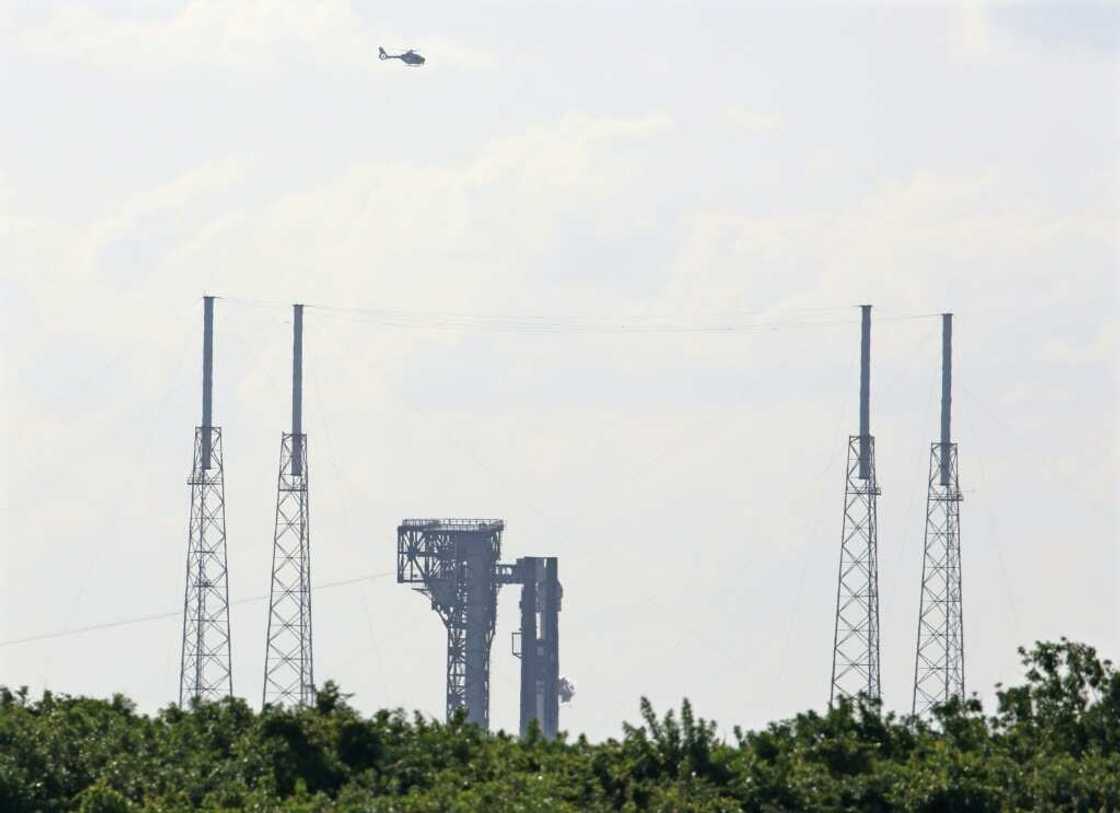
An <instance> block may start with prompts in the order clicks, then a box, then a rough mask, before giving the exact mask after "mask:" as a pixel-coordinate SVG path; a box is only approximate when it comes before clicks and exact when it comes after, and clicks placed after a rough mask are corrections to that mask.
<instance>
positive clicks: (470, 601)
mask: <svg viewBox="0 0 1120 813" xmlns="http://www.w3.org/2000/svg"><path fill="white" fill-rule="evenodd" d="M463 543H465V546H466V550H465V551H464V553H465V556H464V565H465V569H466V582H467V583H466V605H467V606H466V626H467V629H466V635H465V639H466V640H465V642H464V643H465V648H466V659H465V660H466V662H465V664H464V666H465V675H464V678H465V681H464V682H465V684H466V687H465V688H466V701H467V720H468V721H469V722H471V723H474V724H475V725H477V726H479V727H481V728H487V727H489V723H490V643H491V641H492V640H493V635H494V624H495V621H496V617H495V616H496V613H497V606H496V604H497V601H496V600H497V590H496V586H495V580H494V566H495V564H496V562H495V559H494V557H493V555H492V554H491V550H492V548H491V546H490V541H489V538H488V537H486V536H482V535H481V534H480V535H471V536H469V537H466V538H464V539H463V540H461V542H460V544H463Z"/></svg>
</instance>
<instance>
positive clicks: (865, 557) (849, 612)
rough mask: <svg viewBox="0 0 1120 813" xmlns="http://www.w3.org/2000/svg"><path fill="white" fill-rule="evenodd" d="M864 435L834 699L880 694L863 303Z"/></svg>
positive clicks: (856, 457)
mask: <svg viewBox="0 0 1120 813" xmlns="http://www.w3.org/2000/svg"><path fill="white" fill-rule="evenodd" d="M860 312H861V313H860V316H861V318H860V323H861V324H860V387H859V434H858V435H850V436H849V437H848V464H847V468H846V469H845V472H846V473H845V481H844V482H845V486H844V520H843V528H842V531H841V537H840V571H839V576H838V579H837V585H836V627H835V632H834V636H833V647H832V682H831V685H830V686H829V703H830V704H831V703H833V702H834V701H835V700H836V699H837V697H838V696H847V697H851V696H854V695H856V694H859V693H860V692H862V693H864V694H866V695H867V696H868V697H872V698H876V699H877V698H878V697H879V693H880V690H879V537H878V531H879V528H878V498H879V493H880V492H879V484H878V481H877V480H876V479H875V438H874V437H873V436H872V435H871V306H870V305H861V306H860Z"/></svg>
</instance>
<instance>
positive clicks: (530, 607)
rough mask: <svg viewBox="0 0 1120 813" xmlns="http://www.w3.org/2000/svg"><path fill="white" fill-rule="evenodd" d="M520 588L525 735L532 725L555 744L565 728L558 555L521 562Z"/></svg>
mask: <svg viewBox="0 0 1120 813" xmlns="http://www.w3.org/2000/svg"><path fill="white" fill-rule="evenodd" d="M515 574H516V579H517V580H518V581H519V583H520V584H521V629H520V630H518V631H516V632H514V633H513V654H514V656H515V657H517V658H520V659H521V736H522V737H523V738H524V737H526V736H528V734H529V728H530V726H531V725H532V722H533V720H536V721H537V725H538V726H539V727H540V732H541V734H542V735H543V736H544V737H546V738H547V739H550V740H551V739H555V738H556V734H557V731H558V730H559V727H560V603H561V598H562V596H563V588H561V586H560V580H559V578H558V567H557V560H556V557H554V556H549V557H540V556H526V557H523V558H521V559H518V560H517V565H516V566H515Z"/></svg>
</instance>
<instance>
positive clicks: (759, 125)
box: [724, 105, 783, 133]
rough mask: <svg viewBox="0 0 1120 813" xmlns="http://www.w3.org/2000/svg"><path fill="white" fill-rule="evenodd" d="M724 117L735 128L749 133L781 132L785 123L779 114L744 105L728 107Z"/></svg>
mask: <svg viewBox="0 0 1120 813" xmlns="http://www.w3.org/2000/svg"><path fill="white" fill-rule="evenodd" d="M724 115H725V116H727V119H728V120H729V121H730V122H731V124H732V125H733V126H735V127H736V128H738V129H740V130H743V131H745V132H748V133H772V132H775V131H777V130H780V129H781V128H782V123H783V122H782V116H781V114H779V113H773V112H768V111H764V110H754V109H752V108H749V107H744V106H742V105H733V106H731V107H728V108H727V109H726V110H725V111H724Z"/></svg>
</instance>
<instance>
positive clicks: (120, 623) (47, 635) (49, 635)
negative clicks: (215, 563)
mask: <svg viewBox="0 0 1120 813" xmlns="http://www.w3.org/2000/svg"><path fill="white" fill-rule="evenodd" d="M392 575H393V574H392V573H391V572H384V573H371V574H369V575H367V576H355V577H354V578H352V579H341V580H339V581H333V582H325V583H324V584H318V585H315V586H314V587H312V592H318V591H320V590H331V589H333V588H335V587H346V586H347V585H351V584H358V583H361V582H370V581H375V580H376V579H383V578H385V577H387V576H392ZM267 599H268V596H267V595H262V596H251V597H249V598H242V599H238V600H237V601H231V602H230V606H231V607H232V606H236V605H239V604H252V603H254V602H257V601H265V600H267ZM182 616H183V611H182V610H181V609H179V610H171V611H168V612H165V613H152V614H151V615H140V616H134V617H132V618H122V619H119V620H117V621H106V622H104V623H102V624H90V625H88V626H85V627H76V628H74V629H66V630H58V631H56V632H44V633H42V634H40V635H30V636H28V637H26V638H13V639H12V640H9V641H0V647H8V646H17V645H19V644H29V643H32V642H34V641H47V640H50V639H53V638H67V637H70V636H73V635H84V634H85V633H87V632H96V631H98V630H106V629H114V628H116V627H127V626H131V625H134V624H145V623H147V622H149V621H160V620H162V619H165V618H182Z"/></svg>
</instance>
